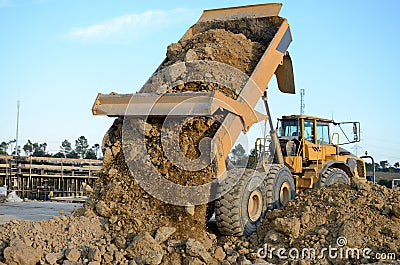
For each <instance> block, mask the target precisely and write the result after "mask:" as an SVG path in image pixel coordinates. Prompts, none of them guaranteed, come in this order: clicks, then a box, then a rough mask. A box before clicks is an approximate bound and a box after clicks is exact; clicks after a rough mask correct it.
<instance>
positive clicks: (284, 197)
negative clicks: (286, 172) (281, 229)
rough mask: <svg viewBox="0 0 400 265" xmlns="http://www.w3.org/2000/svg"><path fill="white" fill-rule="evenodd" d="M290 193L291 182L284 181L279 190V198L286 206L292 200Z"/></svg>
mask: <svg viewBox="0 0 400 265" xmlns="http://www.w3.org/2000/svg"><path fill="white" fill-rule="evenodd" d="M290 194H291V192H290V185H289V183H287V182H285V183H283V184H282V186H281V190H280V192H279V200H280V202H281V204H282V206H285V205H286V204H287V203H288V202H289V201H290Z"/></svg>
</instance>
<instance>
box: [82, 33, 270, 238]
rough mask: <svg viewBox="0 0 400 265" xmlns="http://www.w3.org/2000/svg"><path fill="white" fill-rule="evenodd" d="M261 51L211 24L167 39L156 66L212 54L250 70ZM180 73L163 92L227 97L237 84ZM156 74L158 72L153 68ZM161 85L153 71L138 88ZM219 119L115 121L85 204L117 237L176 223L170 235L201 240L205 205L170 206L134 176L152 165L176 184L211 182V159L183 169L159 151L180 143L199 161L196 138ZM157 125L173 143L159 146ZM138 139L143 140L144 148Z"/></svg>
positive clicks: (149, 89) (209, 130)
mask: <svg viewBox="0 0 400 265" xmlns="http://www.w3.org/2000/svg"><path fill="white" fill-rule="evenodd" d="M264 50H265V46H263V45H261V44H259V43H257V42H252V41H251V40H249V39H247V38H246V37H245V36H244V35H243V34H234V33H232V32H229V31H226V30H222V29H217V30H213V29H211V30H209V31H206V32H204V33H200V34H197V35H194V36H193V38H191V39H187V40H184V41H180V42H179V43H175V44H171V45H170V46H169V47H168V51H167V60H166V61H165V62H164V63H163V65H162V67H161V68H160V69H159V70H162V69H166V68H168V67H169V66H171V65H174V64H176V63H179V62H181V63H186V62H188V63H189V62H191V61H195V60H212V61H218V62H222V63H225V64H229V65H231V66H233V67H235V68H237V69H239V70H240V71H244V72H245V73H246V74H250V73H251V71H253V69H254V68H255V66H256V64H257V62H258V60H259V59H260V57H261V56H262V54H263V52H264ZM187 67H189V66H187ZM185 69H186V71H184V72H185V73H183V74H187V75H190V74H191V73H189V71H188V69H187V68H186V66H185ZM183 74H182V73H181V74H180V75H175V77H174V78H173V80H169V81H170V83H174V84H176V83H177V82H178V81H181V82H178V85H176V86H170V87H167V88H166V90H165V91H162V92H163V93H176V92H187V91H196V92H199V91H201V92H204V91H213V90H219V91H221V92H223V93H224V94H225V95H227V96H229V97H231V98H235V99H236V98H237V93H236V91H237V89H234V91H233V90H232V89H230V88H227V87H225V86H223V85H221V84H215V83H212V82H210V83H205V82H200V81H197V82H188V83H186V82H184V81H183V80H186V79H184V78H182V75H183ZM171 75H172V74H170V75H168V78H171ZM154 76H157V73H156V74H155V75H154ZM162 77H165V76H162ZM182 79H183V80H182ZM166 83H168V82H166V80H164V79H163V78H161V79H158V78H157V77H153V78H151V79H150V81H149V82H148V85H145V86H144V88H143V89H142V90H141V91H140V92H153V93H154V92H160V91H159V87H160V86H162V85H164V84H166ZM223 118H224V113H220V114H219V115H217V116H214V117H212V118H210V117H194V118H186V117H183V118H168V120H166V119H165V118H149V119H146V120H144V119H139V118H137V119H133V118H129V119H128V118H125V119H124V120H122V119H116V120H115V122H114V125H113V126H112V127H111V129H110V130H109V131H108V133H107V134H106V136H105V138H104V142H103V148H104V165H103V170H102V174H101V176H100V179H99V181H98V183H97V186H96V188H95V192H94V194H93V195H92V197H91V202H90V203H89V206H90V207H91V208H92V209H93V210H95V211H96V212H97V213H98V214H99V215H100V216H103V217H106V218H110V221H111V223H112V224H111V225H110V229H111V230H112V231H113V232H115V233H116V237H119V236H123V237H127V238H131V237H132V235H134V234H135V233H137V232H139V231H143V230H146V231H148V232H150V233H154V231H155V230H156V229H157V228H159V227H162V226H167V227H168V226H174V227H176V228H177V231H176V233H174V236H175V237H177V238H178V237H179V238H181V239H182V238H183V239H188V238H189V237H193V238H203V237H204V234H205V222H206V217H205V216H206V205H200V206H196V207H195V208H194V209H193V207H192V208H191V209H188V208H187V207H186V208H185V207H178V206H172V205H169V204H167V203H165V202H162V201H160V200H158V199H156V198H154V197H152V196H150V195H148V194H147V193H146V192H145V191H144V190H143V189H142V187H140V185H138V182H137V181H135V180H136V179H138V176H143V175H146V176H147V175H148V176H149V179H151V178H153V176H152V175H151V172H154V168H155V169H156V171H157V172H156V173H157V174H161V175H162V177H164V178H165V179H167V180H169V181H171V182H173V183H176V184H180V185H185V186H198V185H202V184H205V183H209V182H210V181H212V179H213V178H215V164H214V163H213V162H212V161H211V163H210V161H208V162H209V163H208V164H209V165H208V166H206V167H204V168H203V169H201V170H198V171H189V170H185V169H182V168H181V167H178V166H176V165H175V164H174V163H172V162H171V161H170V157H167V156H166V154H165V150H164V149H165V148H168V149H171V150H173V149H176V148H177V143H179V148H180V150H181V151H182V153H183V154H184V156H185V158H189V159H190V160H194V159H198V158H199V156H200V154H201V152H200V150H199V149H200V147H199V144H200V141H201V140H202V139H203V138H205V137H210V138H212V137H213V136H214V134H215V132H216V131H217V130H218V128H219V126H220V122H221V120H222V119H223ZM161 130H164V133H165V134H166V136H165V135H164V136H163V137H164V138H174V136H175V138H176V141H169V143H163V144H162V132H161ZM176 136H179V137H176ZM143 141H145V146H144V145H143ZM122 148H126V149H125V150H124V151H125V152H122ZM126 154H128V155H127V156H126ZM205 162H207V161H205ZM127 163H128V164H129V165H130V168H131V169H132V168H134V169H135V170H134V171H133V172H132V173H133V175H131V172H130V171H129V168H128V167H127ZM154 179H157V178H154ZM171 196H175V194H171ZM204 196H207V194H204ZM122 228H123V229H122ZM117 235H118V236H117Z"/></svg>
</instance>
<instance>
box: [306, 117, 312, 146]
mask: <svg viewBox="0 0 400 265" xmlns="http://www.w3.org/2000/svg"><path fill="white" fill-rule="evenodd" d="M304 139H306V140H307V141H309V142H312V143H314V122H313V121H312V120H304Z"/></svg>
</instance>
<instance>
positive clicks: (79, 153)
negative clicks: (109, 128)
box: [0, 136, 102, 159]
mask: <svg viewBox="0 0 400 265" xmlns="http://www.w3.org/2000/svg"><path fill="white" fill-rule="evenodd" d="M15 143H16V141H15V140H10V141H8V142H5V141H3V142H1V143H0V155H22V154H24V155H26V156H35V157H59V158H61V157H64V158H86V159H98V158H100V157H101V156H102V154H101V150H100V145H99V144H94V145H93V146H92V147H90V145H89V143H88V140H87V139H86V137H85V136H80V137H79V138H78V139H76V140H75V146H74V147H75V148H73V147H72V143H71V142H69V141H68V140H64V141H62V142H61V145H60V150H59V151H58V152H57V153H55V154H50V153H49V152H48V151H47V150H46V149H47V143H45V142H44V143H33V142H31V140H28V142H27V143H26V144H24V145H23V146H22V148H21V146H18V147H17V148H15Z"/></svg>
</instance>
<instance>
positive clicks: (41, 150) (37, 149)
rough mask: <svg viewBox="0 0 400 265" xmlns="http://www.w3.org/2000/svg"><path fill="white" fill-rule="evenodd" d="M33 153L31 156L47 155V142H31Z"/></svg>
mask: <svg viewBox="0 0 400 265" xmlns="http://www.w3.org/2000/svg"><path fill="white" fill-rule="evenodd" d="M32 148H33V153H32V156H49V154H47V152H46V148H47V143H42V144H39V143H33V144H32Z"/></svg>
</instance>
